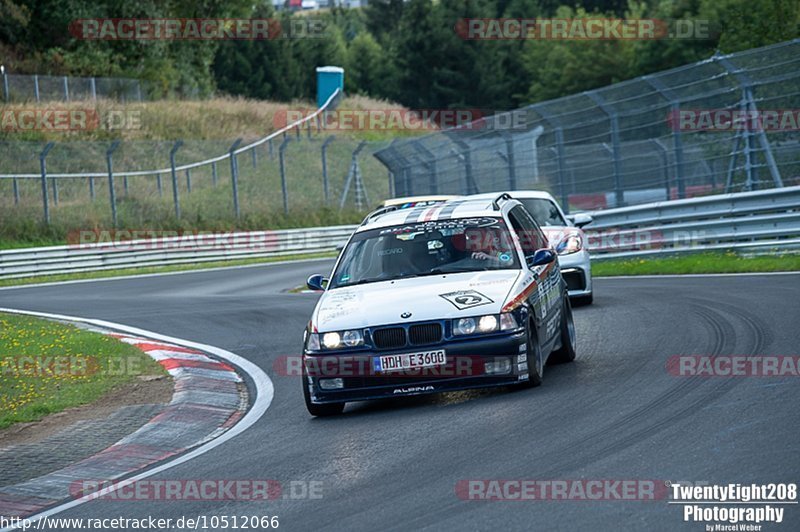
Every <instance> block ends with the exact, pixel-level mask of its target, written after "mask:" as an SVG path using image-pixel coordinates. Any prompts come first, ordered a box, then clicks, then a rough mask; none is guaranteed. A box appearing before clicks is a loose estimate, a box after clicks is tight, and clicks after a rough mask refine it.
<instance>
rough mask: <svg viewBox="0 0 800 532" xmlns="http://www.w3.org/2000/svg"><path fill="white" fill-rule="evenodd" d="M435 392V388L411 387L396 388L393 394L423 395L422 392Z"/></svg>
mask: <svg viewBox="0 0 800 532" xmlns="http://www.w3.org/2000/svg"><path fill="white" fill-rule="evenodd" d="M433 390H434V387H433V386H430V385H428V386H410V387H408V388H395V389H394V391H393V392H392V393H395V394H396V393H422V392H432V391H433Z"/></svg>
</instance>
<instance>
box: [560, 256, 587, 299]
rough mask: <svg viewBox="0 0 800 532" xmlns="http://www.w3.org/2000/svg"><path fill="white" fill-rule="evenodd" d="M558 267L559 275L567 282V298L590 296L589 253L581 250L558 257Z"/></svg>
mask: <svg viewBox="0 0 800 532" xmlns="http://www.w3.org/2000/svg"><path fill="white" fill-rule="evenodd" d="M558 265H559V267H560V268H561V275H562V276H563V277H564V281H566V282H567V289H568V291H569V297H582V296H589V295H591V294H592V264H591V262H590V261H589V252H588V251H587V250H586V249H582V250H581V251H578V252H577V253H570V254H569V255H559V256H558Z"/></svg>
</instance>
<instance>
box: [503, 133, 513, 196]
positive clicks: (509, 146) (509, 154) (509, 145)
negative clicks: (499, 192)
mask: <svg viewBox="0 0 800 532" xmlns="http://www.w3.org/2000/svg"><path fill="white" fill-rule="evenodd" d="M501 135H503V137H505V140H506V160H507V162H508V188H509V189H511V190H517V164H516V161H515V160H514V137H513V136H512V135H511V134H510V133H509V132H508V131H503V132H501Z"/></svg>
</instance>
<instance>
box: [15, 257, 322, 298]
mask: <svg viewBox="0 0 800 532" xmlns="http://www.w3.org/2000/svg"><path fill="white" fill-rule="evenodd" d="M334 259H336V257H320V258H317V259H300V260H280V261H272V262H259V263H256V264H240V265H238V266H217V267H214V268H198V269H196V270H181V271H178V272H161V273H133V274H130V275H118V276H115V277H97V278H95V279H73V280H71V281H51V282H46V283H30V284H17V285H13V286H0V290H19V289H21V288H36V287H39V286H59V285H64V284H80V283H97V282H100V281H122V280H125V279H145V278H147V277H166V276H168V275H183V274H187V273H205V272H218V271H223V270H244V269H246V268H261V267H265V266H280V265H282V264H302V263H304V262H321V261H325V260H334ZM120 269H123V268H120ZM89 273H91V272H89ZM22 279H24V277H23V278H22Z"/></svg>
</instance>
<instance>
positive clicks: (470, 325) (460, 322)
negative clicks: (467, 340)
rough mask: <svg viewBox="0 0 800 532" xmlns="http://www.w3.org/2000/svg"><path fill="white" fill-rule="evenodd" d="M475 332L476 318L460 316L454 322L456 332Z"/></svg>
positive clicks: (454, 331) (461, 333)
mask: <svg viewBox="0 0 800 532" xmlns="http://www.w3.org/2000/svg"><path fill="white" fill-rule="evenodd" d="M474 332H475V318H459V319H457V320H456V321H455V323H454V324H453V333H454V334H459V335H463V334H472V333H474Z"/></svg>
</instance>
